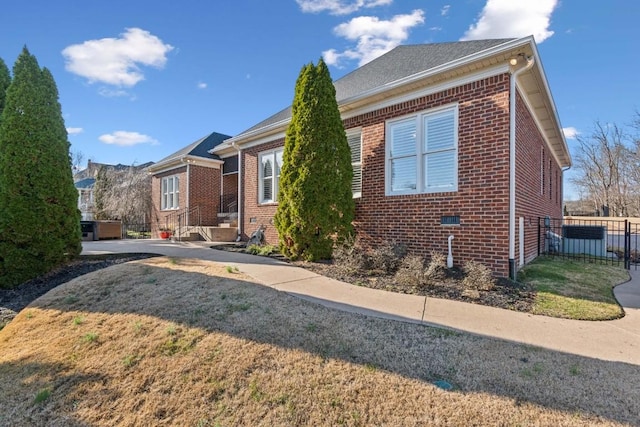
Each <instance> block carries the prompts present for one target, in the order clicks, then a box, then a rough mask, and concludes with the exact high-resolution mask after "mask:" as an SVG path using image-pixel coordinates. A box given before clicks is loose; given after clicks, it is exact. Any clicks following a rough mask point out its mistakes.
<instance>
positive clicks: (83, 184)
mask: <svg viewBox="0 0 640 427" xmlns="http://www.w3.org/2000/svg"><path fill="white" fill-rule="evenodd" d="M95 183H96V180H95V178H85V179H82V180H80V181H77V182H75V183H74V185H75V186H76V188H78V189H81V188H93V186H94V184H95Z"/></svg>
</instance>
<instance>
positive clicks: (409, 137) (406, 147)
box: [390, 120, 416, 157]
mask: <svg viewBox="0 0 640 427" xmlns="http://www.w3.org/2000/svg"><path fill="white" fill-rule="evenodd" d="M415 153H416V122H415V120H408V121H404V122H400V123H397V124H394V125H392V127H391V153H390V154H391V157H400V156H407V155H414V154H415Z"/></svg>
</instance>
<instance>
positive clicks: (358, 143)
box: [347, 132, 362, 197]
mask: <svg viewBox="0 0 640 427" xmlns="http://www.w3.org/2000/svg"><path fill="white" fill-rule="evenodd" d="M347 143H348V144H349V150H350V151H351V168H352V169H353V180H352V181H351V192H352V193H353V195H354V196H355V197H359V196H360V195H361V194H362V133H361V132H357V133H352V134H351V135H347Z"/></svg>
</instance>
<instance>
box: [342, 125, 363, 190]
mask: <svg viewBox="0 0 640 427" xmlns="http://www.w3.org/2000/svg"><path fill="white" fill-rule="evenodd" d="M346 134H347V140H348V139H349V137H351V136H354V135H359V136H360V161H359V162H351V167H352V168H353V167H354V166H360V191H355V192H353V193H352V194H353V198H354V199H359V198H360V197H362V184H363V182H362V147H363V144H362V128H352V129H348V130H347V131H346ZM349 151H351V150H349ZM352 188H353V185H352Z"/></svg>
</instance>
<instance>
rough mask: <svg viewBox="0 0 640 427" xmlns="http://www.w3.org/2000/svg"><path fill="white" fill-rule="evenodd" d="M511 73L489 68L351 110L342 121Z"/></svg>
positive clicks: (505, 67) (344, 115) (507, 69)
mask: <svg viewBox="0 0 640 427" xmlns="http://www.w3.org/2000/svg"><path fill="white" fill-rule="evenodd" d="M508 71H509V66H508V65H506V64H503V65H496V66H494V67H491V68H488V69H486V70H484V71H481V72H479V73H473V74H469V75H467V76H464V77H462V78H457V79H452V80H449V81H446V82H444V83H440V84H437V85H433V86H427V87H425V88H424V89H422V90H417V91H413V92H409V93H404V94H402V95H398V96H395V97H391V98H386V99H385V100H384V102H379V103H375V104H370V105H366V106H364V107H360V108H357V109H354V110H350V111H349V112H348V114H343V115H342V119H343V120H344V119H348V118H351V117H355V116H359V115H361V114H365V113H368V112H371V111H374V110H378V109H381V108H385V107H390V106H392V105H396V104H400V103H402V102H405V101H411V100H413V99H416V98H421V97H423V96H428V95H432V94H434V93H438V92H442V91H444V90H447V89H452V88H454V87H458V86H463V85H465V84H468V83H473V82H475V81H478V80H483V79H486V78H489V77H493V76H497V75H500V74H503V73H506V72H508Z"/></svg>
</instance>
